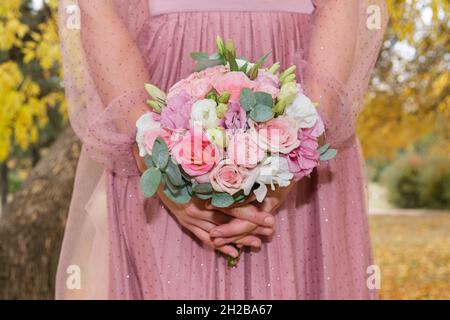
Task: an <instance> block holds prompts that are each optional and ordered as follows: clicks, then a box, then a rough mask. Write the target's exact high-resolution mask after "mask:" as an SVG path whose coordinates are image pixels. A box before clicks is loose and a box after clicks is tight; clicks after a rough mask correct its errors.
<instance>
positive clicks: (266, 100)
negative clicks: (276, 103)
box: [255, 92, 273, 108]
mask: <svg viewBox="0 0 450 320" xmlns="http://www.w3.org/2000/svg"><path fill="white" fill-rule="evenodd" d="M255 96H256V104H262V105H265V106H268V107H271V108H272V107H273V99H272V96H271V95H270V94H268V93H266V92H256V93H255Z"/></svg>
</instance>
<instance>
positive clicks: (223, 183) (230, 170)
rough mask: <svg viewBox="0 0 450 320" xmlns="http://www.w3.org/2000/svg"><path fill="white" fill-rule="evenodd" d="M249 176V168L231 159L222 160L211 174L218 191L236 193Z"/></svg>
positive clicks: (212, 183) (212, 181) (213, 185)
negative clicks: (240, 165)
mask: <svg viewBox="0 0 450 320" xmlns="http://www.w3.org/2000/svg"><path fill="white" fill-rule="evenodd" d="M247 176H248V170H247V169H245V168H240V167H238V166H236V165H235V164H234V163H233V161H231V160H230V159H224V160H222V161H220V162H219V163H218V164H217V166H216V167H215V168H214V169H213V170H212V171H211V173H210V174H209V177H210V181H211V185H212V187H213V189H214V190H215V191H217V192H226V193H228V194H230V195H233V194H235V193H236V192H238V191H239V190H240V189H241V185H242V183H243V182H244V180H245V178H246V177H247Z"/></svg>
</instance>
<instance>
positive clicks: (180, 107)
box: [161, 91, 194, 130]
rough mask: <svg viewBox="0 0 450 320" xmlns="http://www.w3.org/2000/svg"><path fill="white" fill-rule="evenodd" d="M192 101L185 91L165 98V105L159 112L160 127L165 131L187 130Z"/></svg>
mask: <svg viewBox="0 0 450 320" xmlns="http://www.w3.org/2000/svg"><path fill="white" fill-rule="evenodd" d="M193 103H194V99H193V98H192V97H191V96H190V95H189V94H187V93H186V92H185V91H179V92H177V93H176V94H171V95H170V96H168V97H167V105H166V106H165V107H164V108H163V109H162V111H161V125H162V126H163V127H164V128H167V129H172V130H176V129H188V128H189V119H190V117H191V110H192V105H193Z"/></svg>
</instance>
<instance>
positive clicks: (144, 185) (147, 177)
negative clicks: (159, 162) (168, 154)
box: [141, 168, 162, 198]
mask: <svg viewBox="0 0 450 320" xmlns="http://www.w3.org/2000/svg"><path fill="white" fill-rule="evenodd" d="M161 178H162V175H161V171H159V170H158V168H150V169H148V170H147V171H145V172H144V174H143V175H142V176H141V189H142V192H143V193H144V197H145V198H150V197H152V196H153V195H154V194H155V193H156V190H158V187H159V184H160V183H161Z"/></svg>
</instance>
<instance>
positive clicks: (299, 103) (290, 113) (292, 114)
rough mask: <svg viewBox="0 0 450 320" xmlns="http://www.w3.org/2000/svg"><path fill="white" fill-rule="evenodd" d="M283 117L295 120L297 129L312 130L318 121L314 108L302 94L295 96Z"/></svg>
mask: <svg viewBox="0 0 450 320" xmlns="http://www.w3.org/2000/svg"><path fill="white" fill-rule="evenodd" d="M284 115H285V116H286V117H288V118H291V119H293V120H295V123H296V124H297V126H298V129H300V128H302V129H304V128H312V127H313V126H314V125H315V124H316V123H317V121H318V119H319V114H318V113H317V109H316V106H315V105H314V103H312V101H311V100H309V98H308V97H307V96H305V95H304V94H302V93H299V94H297V96H296V97H295V99H294V101H293V102H292V103H291V104H290V105H288V106H287V107H286V109H285V111H284Z"/></svg>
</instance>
